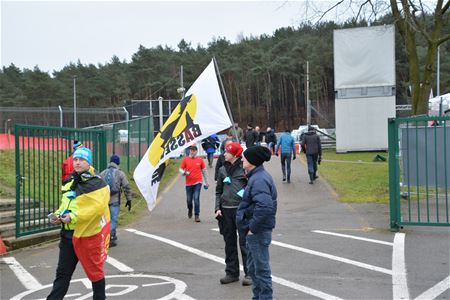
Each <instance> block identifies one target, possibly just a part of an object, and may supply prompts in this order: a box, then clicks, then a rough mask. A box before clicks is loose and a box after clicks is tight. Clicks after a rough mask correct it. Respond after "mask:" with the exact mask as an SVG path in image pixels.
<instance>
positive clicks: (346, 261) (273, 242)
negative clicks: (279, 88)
mask: <svg viewBox="0 0 450 300" xmlns="http://www.w3.org/2000/svg"><path fill="white" fill-rule="evenodd" d="M272 244H274V245H277V246H280V247H284V248H288V249H292V250H297V251H300V252H304V253H308V254H312V255H316V256H320V257H325V258H328V259H331V260H335V261H339V262H343V263H346V264H350V265H354V266H357V267H360V268H364V269H368V270H371V271H377V272H380V273H385V274H388V275H391V274H392V271H391V270H389V269H386V268H381V267H377V266H373V265H369V264H366V263H362V262H359V261H356V260H351V259H347V258H343V257H339V256H335V255H331V254H327V253H323V252H319V251H315V250H310V249H306V248H303V247H298V246H293V245H289V244H286V243H281V242H277V241H272Z"/></svg>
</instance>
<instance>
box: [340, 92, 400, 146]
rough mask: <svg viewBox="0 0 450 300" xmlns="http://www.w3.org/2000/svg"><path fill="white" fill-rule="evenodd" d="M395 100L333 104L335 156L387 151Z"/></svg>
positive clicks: (393, 97) (380, 99)
mask: <svg viewBox="0 0 450 300" xmlns="http://www.w3.org/2000/svg"><path fill="white" fill-rule="evenodd" d="M393 117H395V96H391V97H375V98H373V97H372V98H353V99H340V100H336V152H348V151H369V150H386V149H388V129H387V124H388V118H393Z"/></svg>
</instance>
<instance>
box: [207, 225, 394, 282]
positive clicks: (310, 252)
mask: <svg viewBox="0 0 450 300" xmlns="http://www.w3.org/2000/svg"><path fill="white" fill-rule="evenodd" d="M211 230H214V231H218V230H219V229H216V228H213V229H211ZM324 232H325V231H324ZM272 244H274V245H276V246H280V247H284V248H288V249H292V250H297V251H300V252H304V253H308V254H312V255H316V256H320V257H325V258H328V259H331V260H336V261H340V262H343V263H347V264H350V265H354V266H357V267H361V268H364V269H368V270H372V271H377V272H381V273H385V274H388V275H392V271H391V270H389V269H385V268H381V267H377V266H373V265H369V264H366V263H362V262H359V261H355V260H351V259H347V258H343V257H340V256H335V255H331V254H327V253H323V252H319V251H315V250H310V249H306V248H302V247H298V246H294V245H290V244H286V243H282V242H277V241H273V240H272Z"/></svg>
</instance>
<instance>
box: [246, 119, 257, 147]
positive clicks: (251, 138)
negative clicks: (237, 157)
mask: <svg viewBox="0 0 450 300" xmlns="http://www.w3.org/2000/svg"><path fill="white" fill-rule="evenodd" d="M258 137H259V136H258V133H257V132H256V131H255V130H254V129H253V125H252V124H248V125H247V132H246V133H245V146H246V147H247V148H250V147H252V146H255V145H256V142H257V141H258Z"/></svg>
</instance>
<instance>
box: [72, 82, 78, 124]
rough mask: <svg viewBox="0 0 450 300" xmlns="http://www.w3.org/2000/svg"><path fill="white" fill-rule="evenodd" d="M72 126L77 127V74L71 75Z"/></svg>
mask: <svg viewBox="0 0 450 300" xmlns="http://www.w3.org/2000/svg"><path fill="white" fill-rule="evenodd" d="M73 128H77V76H76V75H75V76H73Z"/></svg>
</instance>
